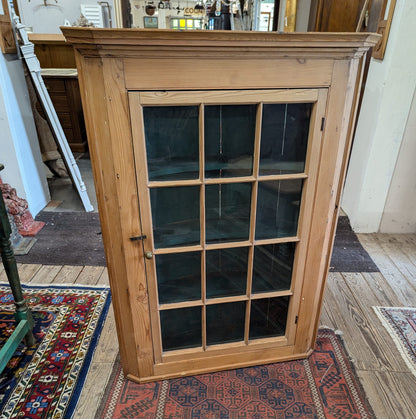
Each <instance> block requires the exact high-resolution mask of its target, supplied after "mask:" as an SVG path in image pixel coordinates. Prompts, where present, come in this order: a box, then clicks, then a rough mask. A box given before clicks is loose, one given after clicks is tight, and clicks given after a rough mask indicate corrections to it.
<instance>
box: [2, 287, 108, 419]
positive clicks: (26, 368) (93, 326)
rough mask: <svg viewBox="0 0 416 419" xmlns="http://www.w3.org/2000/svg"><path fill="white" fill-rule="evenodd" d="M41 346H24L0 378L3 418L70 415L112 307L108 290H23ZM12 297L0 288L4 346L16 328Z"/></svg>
mask: <svg viewBox="0 0 416 419" xmlns="http://www.w3.org/2000/svg"><path fill="white" fill-rule="evenodd" d="M22 287H23V294H24V296H25V299H26V301H27V303H28V305H29V307H30V308H31V310H32V313H33V317H34V320H35V327H34V334H35V337H36V341H37V343H36V346H35V347H33V348H25V347H24V345H23V344H22V345H21V346H20V347H19V348H18V350H17V351H16V353H15V354H14V356H13V358H12V359H11V360H10V362H9V363H8V365H7V367H6V369H5V371H4V372H3V374H2V376H1V378H0V417H1V418H2V419H9V418H24V419H34V418H37V419H39V418H42V419H43V418H54V419H55V418H64V417H71V415H72V413H73V411H74V409H75V406H76V403H77V401H78V398H79V395H80V392H81V389H82V386H83V383H84V381H85V377H86V374H87V371H88V368H89V365H90V363H91V359H92V355H93V352H94V350H95V347H96V344H97V342H98V338H99V335H100V332H101V329H102V326H103V322H104V320H105V317H106V314H107V311H108V308H109V305H110V301H111V298H110V290H109V288H107V287H106V288H104V287H102V288H98V287H97V288H92V287H81V286H80V287H76V286H72V285H71V287H70V288H69V287H68V286H24V285H23V286H22ZM13 313H14V304H13V296H12V293H11V291H10V288H9V286H8V285H4V284H0V344H1V345H2V344H3V343H4V342H5V340H6V339H7V337H8V336H10V335H11V333H12V332H13V330H14V327H15V321H14V316H13Z"/></svg>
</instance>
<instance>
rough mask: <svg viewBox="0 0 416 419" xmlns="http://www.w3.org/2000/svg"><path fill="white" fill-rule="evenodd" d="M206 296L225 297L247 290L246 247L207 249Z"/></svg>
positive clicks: (243, 292) (240, 293)
mask: <svg viewBox="0 0 416 419" xmlns="http://www.w3.org/2000/svg"><path fill="white" fill-rule="evenodd" d="M206 255H207V259H206V267H207V268H206V269H207V297H208V298H214V297H227V296H231V295H242V294H246V292H247V264H248V248H247V247H238V248H234V249H218V250H209V251H207V254H206Z"/></svg>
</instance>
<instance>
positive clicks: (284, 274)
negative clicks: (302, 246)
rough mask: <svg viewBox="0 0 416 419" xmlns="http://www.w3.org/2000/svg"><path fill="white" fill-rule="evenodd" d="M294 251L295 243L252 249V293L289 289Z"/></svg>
mask: <svg viewBox="0 0 416 419" xmlns="http://www.w3.org/2000/svg"><path fill="white" fill-rule="evenodd" d="M295 249H296V243H280V244H270V245H266V246H256V247H255V248H254V266H253V285H252V292H253V293H255V292H268V291H283V290H288V289H290V283H291V280H292V269H293V258H294V256H295Z"/></svg>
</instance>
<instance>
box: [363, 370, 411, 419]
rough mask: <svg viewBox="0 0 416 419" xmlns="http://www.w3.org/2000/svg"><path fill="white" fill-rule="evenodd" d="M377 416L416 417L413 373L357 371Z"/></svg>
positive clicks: (401, 418) (405, 418) (406, 418)
mask: <svg viewBox="0 0 416 419" xmlns="http://www.w3.org/2000/svg"><path fill="white" fill-rule="evenodd" d="M357 374H358V376H359V378H360V381H361V384H362V385H363V387H364V389H365V393H366V395H367V397H368V400H369V402H370V404H371V406H372V408H373V410H374V413H375V415H376V417H377V418H380V419H387V418H388V419H412V418H414V417H415V406H416V392H415V388H416V379H415V377H414V376H413V375H412V374H411V373H396V372H381V371H357Z"/></svg>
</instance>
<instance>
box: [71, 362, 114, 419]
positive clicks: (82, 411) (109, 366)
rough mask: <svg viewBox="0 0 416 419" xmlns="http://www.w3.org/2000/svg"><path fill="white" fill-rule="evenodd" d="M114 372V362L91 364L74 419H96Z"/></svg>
mask: <svg viewBox="0 0 416 419" xmlns="http://www.w3.org/2000/svg"><path fill="white" fill-rule="evenodd" d="M112 370H113V363H112V362H109V363H104V362H93V363H92V364H91V367H90V369H89V371H88V375H87V378H86V380H85V384H84V387H83V389H82V393H81V396H80V399H79V401H78V404H77V407H76V410H75V413H74V415H73V419H87V418H91V419H92V418H94V417H95V414H96V411H97V409H98V407H99V405H100V400H101V399H102V397H103V395H104V390H105V388H106V385H107V382H108V379H109V378H110V375H111V372H112Z"/></svg>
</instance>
